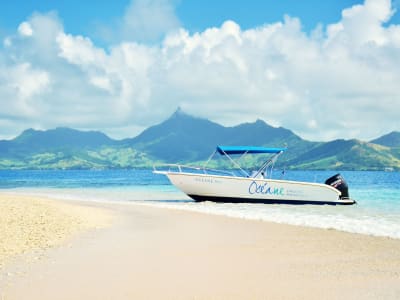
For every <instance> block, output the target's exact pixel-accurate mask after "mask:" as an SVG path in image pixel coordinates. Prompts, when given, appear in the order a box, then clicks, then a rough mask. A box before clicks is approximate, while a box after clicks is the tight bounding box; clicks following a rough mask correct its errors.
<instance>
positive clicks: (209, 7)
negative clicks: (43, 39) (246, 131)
mask: <svg viewBox="0 0 400 300" xmlns="http://www.w3.org/2000/svg"><path fill="white" fill-rule="evenodd" d="M130 3H131V1H130V0H113V1H94V0H87V1H80V0H70V1H54V0H42V1H33V0H28V1H27V0H14V1H12V2H8V3H7V4H6V5H4V4H3V5H2V9H1V12H0V16H1V17H0V28H1V32H2V33H3V34H5V33H7V32H8V33H9V32H12V31H14V30H15V28H16V27H18V25H19V24H20V23H21V22H23V21H24V20H26V19H27V18H28V17H29V16H30V15H32V13H34V12H48V11H56V12H57V13H58V15H59V16H60V18H61V19H62V22H63V24H64V27H65V30H66V31H67V32H69V33H72V34H84V35H86V36H90V37H91V38H92V39H93V40H94V41H97V42H99V43H104V41H103V40H102V39H101V37H100V36H99V33H98V32H97V26H98V25H104V26H110V27H112V26H113V25H115V22H116V20H118V19H119V18H120V17H121V16H122V15H123V14H124V11H125V9H126V8H127V6H129V4H130ZM171 3H173V6H174V9H175V12H176V15H177V17H178V19H179V20H180V22H181V25H182V26H183V27H184V28H186V29H188V30H189V31H190V32H196V31H203V30H205V29H207V28H209V27H213V26H220V25H221V24H222V23H223V22H224V21H226V20H233V21H235V22H236V23H238V24H239V25H240V27H241V28H242V29H248V28H253V27H256V26H261V25H263V24H266V23H274V22H278V21H281V20H282V19H283V16H284V15H290V16H292V17H298V18H300V20H301V23H302V26H303V29H304V31H305V32H309V31H311V30H313V29H314V28H315V27H316V26H317V25H318V24H323V25H326V24H330V23H334V22H337V21H338V20H340V18H341V12H342V10H343V8H346V7H351V6H352V5H355V4H362V3H363V1H361V0H327V1H320V0H307V1H298V0H281V1H277V0H246V1H243V0H236V1H231V0H218V1H215V0H202V1H199V0H174V1H172V2H171ZM398 3H400V1H394V2H393V6H394V7H395V8H396V7H397V5H398ZM398 20H399V14H398V13H396V14H395V15H394V16H393V18H392V19H391V20H390V22H389V24H390V23H399V22H398Z"/></svg>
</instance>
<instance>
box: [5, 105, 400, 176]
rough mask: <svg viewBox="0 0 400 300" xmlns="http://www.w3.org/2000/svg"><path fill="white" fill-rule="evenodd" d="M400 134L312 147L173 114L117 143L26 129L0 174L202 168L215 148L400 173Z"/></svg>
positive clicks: (261, 127)
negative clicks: (271, 150) (266, 150)
mask: <svg viewBox="0 0 400 300" xmlns="http://www.w3.org/2000/svg"><path fill="white" fill-rule="evenodd" d="M399 134H400V133H399V132H392V133H390V134H388V135H385V136H382V137H380V138H378V139H375V140H373V141H371V142H369V143H368V142H363V141H359V140H354V139H353V140H343V139H339V140H335V141H330V142H311V141H306V140H304V139H302V138H301V137H299V136H298V135H296V134H294V133H293V132H292V131H291V130H288V129H285V128H283V127H273V126H270V125H268V124H267V123H265V122H264V121H262V120H257V121H255V122H252V123H244V124H239V125H237V126H232V127H225V126H222V125H220V124H217V123H215V122H212V121H210V120H207V119H202V118H198V117H194V116H190V115H188V114H186V113H184V112H183V111H182V110H180V109H178V110H177V111H176V112H175V113H174V114H172V115H171V117H170V118H168V119H167V120H165V121H163V122H161V123H160V124H157V125H154V126H151V127H149V128H147V129H146V130H144V131H143V132H142V133H141V134H139V135H138V136H136V137H134V138H128V139H124V140H120V141H117V140H113V139H111V138H109V137H108V136H106V135H105V134H103V133H101V132H98V131H79V130H75V129H70V128H56V129H51V130H46V131H38V130H33V129H28V130H26V131H24V132H23V133H22V134H21V135H19V136H18V137H16V138H15V139H12V140H6V141H5V140H3V141H0V169H93V168H95V169H105V168H139V167H150V166H152V165H153V164H154V163H176V162H181V163H188V162H201V161H204V160H206V159H207V158H208V157H209V156H210V154H211V153H212V152H213V150H214V149H215V146H216V145H253V146H267V147H268V146H272V147H288V151H287V152H285V154H284V155H282V156H281V157H280V159H279V160H278V164H277V166H278V167H285V168H290V169H340V170H384V169H385V168H388V167H390V168H393V169H395V170H400V147H399V142H398V137H399ZM250 162H251V161H250ZM253 162H254V161H253Z"/></svg>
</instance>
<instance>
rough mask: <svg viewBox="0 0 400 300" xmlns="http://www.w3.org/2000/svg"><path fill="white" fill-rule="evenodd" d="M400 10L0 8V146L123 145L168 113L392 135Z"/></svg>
mask: <svg viewBox="0 0 400 300" xmlns="http://www.w3.org/2000/svg"><path fill="white" fill-rule="evenodd" d="M399 4H400V0H393V1H390V0H365V1H356V0H342V1H333V0H330V1H317V0H310V1H296V0H286V1H272V0H258V1H256V0H248V1H228V0H219V1H211V0H203V1H195V0H114V1H77V0H70V1H21V0H14V1H12V2H7V3H6V2H3V3H2V4H1V9H0V40H1V44H0V106H1V107H2V110H1V111H0V128H2V130H1V131H0V139H2V138H3V139H4V138H12V137H14V136H16V135H17V134H19V133H20V132H21V131H22V130H24V129H26V128H29V127H33V128H36V129H48V128H54V127H57V126H68V127H74V128H78V129H83V130H86V129H90V130H92V129H95V130H102V131H104V132H106V133H107V134H109V135H110V136H112V137H116V138H123V137H130V136H134V135H136V134H138V133H140V131H141V130H143V129H144V128H146V127H148V126H151V125H154V124H156V123H158V122H160V121H162V120H164V119H165V118H167V117H168V116H169V115H170V114H171V113H173V111H174V110H175V109H176V108H177V107H178V106H180V107H182V108H183V110H185V111H186V112H188V113H190V114H193V115H196V116H199V117H204V118H209V119H211V120H213V121H216V122H219V123H222V124H224V125H226V126H231V125H236V124H238V123H241V122H253V121H255V120H256V119H263V120H265V121H266V122H267V123H269V124H271V125H273V126H283V127H286V128H289V129H292V130H293V131H295V133H297V134H299V135H300V136H302V137H304V138H308V139H311V140H330V139H334V138H342V137H343V138H360V139H367V140H368V139H372V138H375V137H377V136H379V135H381V134H385V133H388V132H390V131H393V130H397V131H398V130H400V125H399V121H398V113H397V112H398V111H400V103H399V101H400V91H399V89H398V82H400V71H399V70H400V25H399V24H400V21H399V19H400V17H399V13H398V12H397V10H398V7H399Z"/></svg>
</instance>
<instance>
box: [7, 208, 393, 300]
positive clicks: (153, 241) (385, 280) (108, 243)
mask: <svg viewBox="0 0 400 300" xmlns="http://www.w3.org/2000/svg"><path fill="white" fill-rule="evenodd" d="M55 202H56V201H55ZM58 203H59V201H58V202H57V205H58ZM76 205H77V204H76ZM80 205H84V206H85V207H86V208H88V207H87V206H94V207H96V208H103V209H107V210H111V211H113V214H114V215H115V216H116V217H115V221H114V222H113V225H112V226H110V227H106V228H103V229H101V230H97V231H95V232H94V233H92V234H89V235H83V236H82V235H81V236H80V237H79V238H76V239H75V240H74V241H73V242H72V244H71V247H62V248H55V249H52V250H48V251H47V258H46V259H44V260H41V261H39V262H37V263H35V264H33V265H31V266H30V267H29V268H28V269H26V266H25V265H24V263H22V264H21V265H20V266H19V267H18V268H20V269H21V268H22V269H24V268H25V271H24V272H23V273H24V274H23V275H15V276H11V279H9V280H8V283H7V286H6V287H5V288H3V291H2V292H1V293H0V295H2V297H3V299H1V297H0V299H1V300H10V299H18V300H19V299H400V284H399V283H400V240H393V239H388V238H377V237H370V236H363V235H357V234H350V233H343V232H338V231H334V230H322V229H312V228H304V227H297V226H289V225H281V224H274V223H267V222H258V221H249V220H241V219H234V218H227V217H221V216H212V215H205V214H199V213H192V212H185V211H175V210H169V209H161V208H153V207H146V206H139V205H134V204H132V205H130V204H118V203H115V204H101V203H97V204H95V203H89V202H87V203H81V204H80ZM15 268H16V267H14V269H15Z"/></svg>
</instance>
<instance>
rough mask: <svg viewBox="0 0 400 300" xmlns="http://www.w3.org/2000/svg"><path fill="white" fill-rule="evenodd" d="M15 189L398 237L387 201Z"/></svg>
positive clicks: (399, 215) (167, 189)
mask: <svg viewBox="0 0 400 300" xmlns="http://www.w3.org/2000/svg"><path fill="white" fill-rule="evenodd" d="M14 192H16V193H23V194H30V195H37V196H46V197H52V198H59V199H67V200H89V201H107V202H108V201H118V202H121V201H122V202H134V203H136V204H140V205H148V206H156V207H163V208H170V209H179V210H187V211H194V212H200V213H206V214H214V215H222V216H228V217H234V218H241V219H249V220H260V221H270V222H276V223H282V224H291V225H299V226H308V227H316V228H324V229H336V230H341V231H346V232H352V233H359V234H366V235H373V236H383V237H391V238H396V239H400V209H399V207H397V206H393V205H392V206H389V204H387V205H386V206H387V207H386V206H385V205H381V206H376V207H374V208H371V207H368V206H366V205H365V204H363V201H361V204H358V205H353V206H330V205H322V206H319V205H299V206H296V205H282V204H272V205H266V204H246V203H240V204H233V203H213V202H200V203H197V202H193V201H191V200H190V199H189V198H188V197H187V196H186V195H184V194H183V193H181V192H180V191H178V190H177V189H176V188H175V187H173V186H151V187H150V186H147V187H134V188H132V187H131V188H106V189H94V188H91V189H58V188H55V189H54V188H48V189H15V190H14ZM362 193H364V192H362ZM362 193H360V194H362ZM392 193H395V192H392ZM355 194H356V195H357V193H355ZM395 196H396V197H397V196H400V195H399V194H396V195H395ZM359 203H360V201H359Z"/></svg>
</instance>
